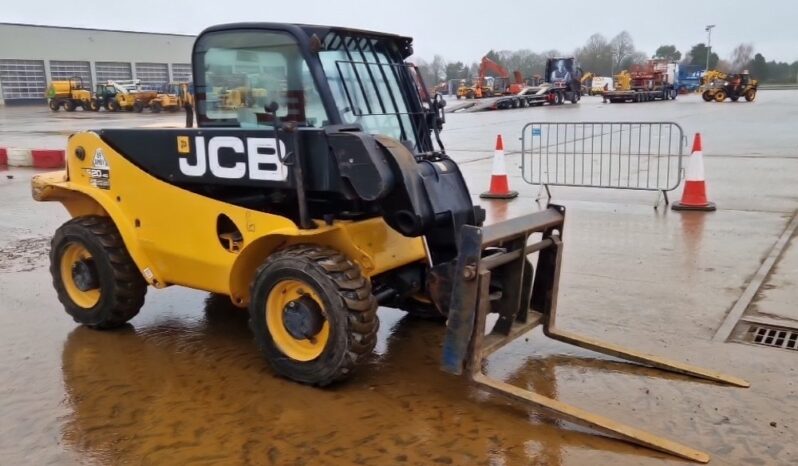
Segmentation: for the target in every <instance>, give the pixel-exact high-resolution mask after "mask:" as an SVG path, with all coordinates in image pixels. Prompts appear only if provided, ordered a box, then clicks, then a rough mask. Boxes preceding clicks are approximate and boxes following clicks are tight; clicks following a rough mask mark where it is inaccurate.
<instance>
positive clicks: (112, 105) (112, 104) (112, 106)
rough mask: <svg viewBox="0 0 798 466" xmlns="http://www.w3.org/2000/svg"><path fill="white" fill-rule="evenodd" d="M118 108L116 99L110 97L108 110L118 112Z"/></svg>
mask: <svg viewBox="0 0 798 466" xmlns="http://www.w3.org/2000/svg"><path fill="white" fill-rule="evenodd" d="M119 109H120V107H119V102H117V101H116V99H112V100H109V101H108V111H109V112H118V111H119Z"/></svg>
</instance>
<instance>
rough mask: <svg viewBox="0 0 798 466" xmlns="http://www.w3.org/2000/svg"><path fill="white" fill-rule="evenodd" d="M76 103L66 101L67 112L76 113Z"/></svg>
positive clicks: (65, 108)
mask: <svg viewBox="0 0 798 466" xmlns="http://www.w3.org/2000/svg"><path fill="white" fill-rule="evenodd" d="M75 107H76V106H75V101H74V100H65V101H64V110H66V111H67V112H74V111H75Z"/></svg>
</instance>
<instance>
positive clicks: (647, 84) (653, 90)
mask: <svg viewBox="0 0 798 466" xmlns="http://www.w3.org/2000/svg"><path fill="white" fill-rule="evenodd" d="M622 74H624V73H622ZM625 74H626V75H628V79H626V80H624V79H618V84H617V85H616V88H615V90H613V91H605V92H603V93H602V97H603V98H604V102H610V103H622V102H651V101H655V100H663V101H664V100H674V99H676V96H677V95H678V88H679V87H678V86H679V65H678V64H677V63H670V62H667V61H666V60H649V61H648V63H646V64H645V65H632V66H631V67H630V68H629V71H628V73H625ZM619 76H620V75H619ZM627 83H628V84H627Z"/></svg>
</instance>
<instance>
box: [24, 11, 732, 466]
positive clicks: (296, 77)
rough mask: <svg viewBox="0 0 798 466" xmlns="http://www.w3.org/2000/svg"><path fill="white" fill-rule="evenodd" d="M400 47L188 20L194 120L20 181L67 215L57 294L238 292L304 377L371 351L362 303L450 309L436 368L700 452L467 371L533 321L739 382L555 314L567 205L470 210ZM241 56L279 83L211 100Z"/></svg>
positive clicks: (80, 136) (81, 313) (433, 110)
mask: <svg viewBox="0 0 798 466" xmlns="http://www.w3.org/2000/svg"><path fill="white" fill-rule="evenodd" d="M412 53H413V48H412V39H410V38H408V37H402V36H396V35H390V34H384V33H378V32H367V31H362V30H356V29H347V28H339V27H329V26H309V25H294V24H274V23H245V24H230V25H222V26H215V27H212V28H209V29H207V30H205V31H204V32H202V33H201V34H200V35H199V36H198V37H197V40H196V44H195V46H194V54H193V70H194V81H193V82H194V86H195V90H196V96H195V98H196V101H197V105H196V110H195V111H196V120H197V122H198V124H199V127H198V128H195V127H194V116H195V113H194V111H193V110H192V109H191V108H188V109H187V110H188V111H187V125H186V126H187V127H186V128H182V129H165V128H159V129H154V128H148V129H106V130H98V131H85V132H81V133H77V134H74V135H73V136H72V137H70V138H69V142H68V148H67V151H66V152H67V168H66V170H65V171H59V172H53V173H48V174H41V175H38V176H36V177H35V178H34V179H33V181H32V185H33V186H32V187H33V196H34V198H35V199H36V200H39V201H59V202H61V203H63V204H64V206H65V207H66V208H67V210H68V211H69V213H70V214H71V216H72V217H73V218H72V219H71V220H69V221H68V222H66V223H65V224H64V225H63V226H61V227H60V228H58V230H57V231H56V232H55V235H54V237H53V240H52V248H51V252H50V261H51V266H50V270H51V273H52V276H53V283H54V286H55V288H56V291H57V295H58V299H59V300H60V301H61V303H62V304H63V306H64V308H65V309H66V312H67V313H68V314H69V315H70V316H72V318H74V319H75V320H76V321H77V322H79V323H81V324H84V325H87V326H89V327H93V328H97V329H106V328H113V327H117V326H120V325H122V324H123V323H125V322H127V321H128V320H130V319H132V318H133V317H134V316H135V315H136V314H137V313H138V312H139V310H140V308H141V307H142V305H143V304H144V296H145V294H146V292H147V289H148V288H149V287H153V288H164V287H168V286H173V285H182V286H187V287H191V288H194V289H199V290H206V291H209V292H212V293H217V294H224V295H227V296H229V297H230V299H231V301H232V302H233V303H234V304H235V305H236V306H239V307H242V308H247V309H248V311H249V318H250V328H251V330H252V333H253V335H254V338H255V341H256V343H257V346H258V347H259V348H260V351H261V352H262V354H263V356H264V357H265V359H266V361H268V363H269V364H270V365H271V366H272V368H273V370H274V371H275V372H276V373H277V374H280V375H282V376H284V377H287V378H289V379H291V380H295V381H297V382H302V383H307V384H313V385H318V386H325V385H328V384H331V383H333V382H336V381H339V380H341V379H344V378H346V377H349V376H350V375H351V374H352V373H353V371H354V369H355V367H356V365H357V363H358V362H359V361H361V360H362V359H363V358H364V357H365V356H366V355H368V354H369V353H370V352H371V351H372V349H373V348H374V345H375V342H376V339H377V329H378V327H379V320H378V317H377V306H378V305H383V306H390V307H396V308H400V309H405V310H407V311H408V312H409V313H415V314H425V315H429V314H430V313H437V314H438V315H440V316H442V317H444V318H445V319H446V327H445V333H446V334H445V338H444V344H443V354H442V358H441V366H442V368H443V370H445V371H447V372H449V373H451V374H459V375H465V377H466V378H467V379H468V380H470V381H472V382H473V383H475V384H477V385H478V386H479V387H482V388H483V389H486V390H489V391H492V392H494V393H497V394H499V395H502V396H506V397H509V398H511V399H514V400H517V401H519V402H521V403H524V404H526V405H530V406H533V407H535V408H536V409H541V410H544V411H546V412H548V413H550V414H554V415H556V416H559V417H563V418H565V419H567V420H568V421H571V422H574V423H577V424H581V425H583V426H587V427H589V428H591V429H594V430H597V431H600V432H603V433H606V434H609V435H611V436H613V437H616V438H619V439H622V440H625V441H628V442H632V443H635V444H638V445H643V446H646V447H648V448H653V449H656V450H661V451H664V452H667V453H670V454H673V455H677V456H680V457H682V458H687V459H690V460H694V461H700V462H706V461H708V459H709V456H708V455H707V454H706V453H703V452H700V451H697V450H694V449H691V448H688V447H685V446H683V445H680V444H678V443H675V442H672V441H669V440H666V439H663V438H660V437H657V436H654V435H652V434H649V433H646V432H644V431H641V430H638V429H635V428H632V427H629V426H626V425H623V424H620V423H616V422H614V421H612V420H609V419H607V418H604V417H601V416H598V415H595V414H592V413H589V412H587V411H584V410H581V409H579V408H576V407H573V406H570V405H568V404H565V403H563V402H560V401H557V400H554V399H551V398H547V397H545V396H542V395H540V394H537V393H533V392H530V391H527V390H525V389H522V388H520V387H515V386H512V385H509V384H506V383H504V382H502V381H499V380H494V379H491V378H490V377H488V376H487V375H485V374H484V373H483V372H482V361H483V360H484V359H485V358H486V357H488V355H490V354H491V353H493V352H495V351H496V350H498V349H499V348H501V347H502V346H503V345H505V344H506V343H508V342H510V341H512V340H513V339H515V338H517V337H519V336H522V335H524V334H526V333H527V332H528V331H530V330H531V329H533V328H534V327H536V326H538V325H540V326H542V327H543V331H544V332H545V333H546V335H548V336H549V337H551V338H554V339H557V340H560V341H563V342H566V343H571V344H574V345H577V346H581V347H585V348H589V349H591V350H594V351H598V352H601V353H605V354H610V355H612V356H615V357H618V358H623V359H627V360H631V361H635V362H638V363H641V364H645V365H648V366H653V367H657V368H661V369H665V370H669V371H674V372H679V373H682V374H688V375H692V376H695V377H700V378H704V379H708V380H712V381H716V382H719V383H726V384H732V385H739V386H747V382H745V381H743V380H740V379H737V378H734V377H730V376H725V375H722V374H718V373H714V372H711V371H708V370H704V369H701V368H697V367H693V366H689V365H686V364H681V363H678V362H674V361H667V360H663V359H660V358H657V357H654V356H649V355H645V354H641V353H638V352H636V351H633V350H629V349H625V348H622V347H620V346H617V345H613V344H610V343H604V342H601V341H598V340H594V339H592V338H586V337H582V336H579V335H575V334H573V333H570V332H567V331H564V330H561V329H559V328H558V327H557V326H556V325H555V317H556V310H557V296H558V284H559V277H560V270H561V264H562V258H563V247H564V243H563V241H564V239H563V238H564V237H563V231H564V226H565V209H564V208H563V207H561V206H557V205H549V206H548V208H547V209H545V210H543V211H541V212H537V213H532V214H528V215H525V216H521V217H517V218H513V219H510V220H506V221H503V222H500V223H495V224H491V225H484V224H483V221H484V218H485V211H484V210H483V209H481V208H480V207H477V206H474V205H473V203H472V200H471V196H470V193H469V191H468V188H467V186H466V184H465V181H464V178H463V176H462V174H461V172H460V169H459V167H458V165H457V164H456V163H455V162H454V160H452V159H451V158H450V157H449V156H448V155H447V153H446V151H445V150H444V148H443V144H442V143H441V140H440V137H439V133H440V131H441V130H442V128H443V123H444V113H443V108H444V106H445V101H443V100H442V99H441V98H440V96H437V95H436V96H435V97H434V98H432V99H430V98H429V97H426V96H422V95H421V94H420V91H419V89H426V87H425V86H424V85H423V82H420V74H419V73H418V72H417V70H416V69H415V68H414V67H413V66H412V65H409V64H407V63H406V62H405V59H407V57H409V56H410V55H412ZM242 69H247V70H249V71H248V74H249V76H250V78H251V79H250V80H249V81H250V82H252V83H253V85H255V84H254V83H258V84H257V85H263V84H259V83H269V82H280V83H281V84H280V85H281V86H282V90H279V91H272V90H270V91H269V93H268V96H269V98H270V99H272V100H271V102H269V103H268V104H267V105H260V104H258V103H255V102H246V101H245V102H244V105H245V106H242V107H240V108H237V109H230V108H229V107H226V106H224V105H222V102H221V100H220V96H219V95H218V93H219V92H222V91H221V90H217V89H219V88H217V87H216V86H214V85H212V84H211V83H209V81H211V79H209V77H212V80H213V82H221V81H224V80H226V79H227V78H226V77H225V76H224V74H225V73H229V74H231V75H232V74H233V73H235V72H236V71H237V70H242ZM365 70H368V71H367V72H366V71H365ZM210 73H213V74H212V75H211V74H210ZM257 75H262V76H257ZM230 78H231V79H233V77H232V76H231V77H230ZM260 78H262V79H260ZM277 78H279V79H277ZM153 310H154V309H153ZM488 314H495V316H496V321H495V325H492V326H491V328H490V329H488V328H486V327H487V316H488ZM264 396H268V394H264Z"/></svg>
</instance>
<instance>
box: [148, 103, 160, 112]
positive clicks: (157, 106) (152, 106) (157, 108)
mask: <svg viewBox="0 0 798 466" xmlns="http://www.w3.org/2000/svg"><path fill="white" fill-rule="evenodd" d="M150 111H151V112H152V113H161V103H160V102H150Z"/></svg>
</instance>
